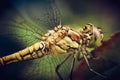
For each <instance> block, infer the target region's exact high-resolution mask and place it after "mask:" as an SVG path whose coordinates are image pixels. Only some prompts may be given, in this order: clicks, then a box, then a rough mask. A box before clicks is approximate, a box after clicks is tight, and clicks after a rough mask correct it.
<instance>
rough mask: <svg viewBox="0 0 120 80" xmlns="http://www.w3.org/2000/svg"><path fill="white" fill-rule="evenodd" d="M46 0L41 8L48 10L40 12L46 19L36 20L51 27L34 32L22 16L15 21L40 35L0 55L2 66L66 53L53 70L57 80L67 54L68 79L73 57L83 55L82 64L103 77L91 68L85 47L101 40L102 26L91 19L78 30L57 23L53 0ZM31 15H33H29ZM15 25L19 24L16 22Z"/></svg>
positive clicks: (93, 46)
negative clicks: (69, 66) (29, 43)
mask: <svg viewBox="0 0 120 80" xmlns="http://www.w3.org/2000/svg"><path fill="white" fill-rule="evenodd" d="M48 3H49V4H50V5H47V7H48V9H47V8H45V11H47V10H48V12H45V13H44V11H43V13H42V14H44V16H46V17H47V19H46V20H47V21H46V20H45V17H43V18H44V20H45V21H43V18H40V19H38V20H39V21H41V22H44V24H43V23H42V24H43V25H45V26H46V25H47V26H52V28H53V27H54V29H52V30H49V31H48V32H47V33H46V34H43V33H44V31H43V30H42V29H40V28H39V29H40V32H38V31H37V30H35V29H34V28H33V27H29V26H27V25H26V24H27V22H25V21H24V20H23V23H21V22H19V24H22V26H27V28H22V29H25V30H29V31H31V32H33V33H36V34H38V35H39V36H40V37H38V36H35V39H36V38H37V39H38V40H39V41H37V42H35V43H34V44H32V45H31V46H29V47H26V48H25V49H23V50H19V51H18V52H15V53H12V54H10V55H6V56H3V57H1V58H0V65H1V66H4V65H6V64H11V63H14V62H21V61H25V60H31V59H38V58H43V57H45V56H47V55H51V54H53V55H54V54H68V55H67V56H66V57H65V58H63V59H62V61H61V62H60V63H59V64H58V65H57V66H56V68H55V72H56V74H57V76H58V77H59V79H60V80H63V77H62V76H61V73H60V72H59V69H60V67H61V66H62V65H63V64H64V63H65V62H66V61H67V60H68V59H69V58H70V57H71V56H72V58H73V59H72V63H71V70H70V74H69V75H70V80H72V72H73V70H74V64H75V60H76V59H77V60H78V61H80V60H81V59H82V58H84V59H85V61H86V64H87V66H88V68H89V70H90V71H92V72H93V73H95V74H97V75H99V76H101V77H105V76H103V75H102V74H100V73H98V72H96V71H95V70H94V69H92V68H91V66H90V64H89V60H88V58H89V57H90V54H89V52H88V50H87V48H89V47H92V48H95V47H97V46H98V45H100V44H101V43H102V40H103V33H102V30H101V29H100V28H97V27H96V26H94V25H93V24H91V23H88V24H86V25H85V26H84V27H83V28H80V29H79V31H77V30H74V29H72V28H70V27H69V26H64V25H61V21H60V16H58V15H59V11H58V10H57V8H56V6H55V4H53V3H54V2H53V1H50V2H49V1H48ZM30 4H31V3H30ZM53 5H54V6H53ZM15 6H16V5H15ZM46 9H47V10H46ZM42 10H43V9H42ZM46 13H47V14H46ZM23 14H24V11H23ZM24 15H25V14H24ZM37 15H38V14H37ZM48 15H49V16H48ZM29 16H30V15H29ZM42 16H43V15H42ZM37 17H38V16H37ZM31 18H32V19H33V17H31ZM41 19H42V20H41ZM47 22H48V23H47ZM16 23H18V22H16ZM16 23H13V22H11V24H13V25H15V26H16ZM24 23H26V24H24ZM40 24H41V23H40ZM48 24H49V25H48ZM50 24H51V25H50ZM34 26H36V25H34ZM19 28H21V27H20V26H19ZM48 29H49V28H48ZM33 35H34V34H33ZM51 64H52V63H51Z"/></svg>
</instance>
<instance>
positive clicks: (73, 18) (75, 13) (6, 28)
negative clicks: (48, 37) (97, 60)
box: [0, 0, 120, 80]
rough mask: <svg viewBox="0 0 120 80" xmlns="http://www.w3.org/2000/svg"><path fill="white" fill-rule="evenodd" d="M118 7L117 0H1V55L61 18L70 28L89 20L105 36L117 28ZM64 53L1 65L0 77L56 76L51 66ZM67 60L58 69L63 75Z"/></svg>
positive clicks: (30, 41) (51, 79)
mask: <svg viewBox="0 0 120 80" xmlns="http://www.w3.org/2000/svg"><path fill="white" fill-rule="evenodd" d="M119 8H120V1H119V0H55V1H54V0H0V45H1V46H0V56H4V55H7V54H11V53H13V52H16V51H18V50H21V49H23V48H25V47H26V46H29V45H31V44H33V43H34V42H36V41H39V40H38V39H36V38H35V37H34V36H37V37H41V36H40V35H38V34H37V33H36V32H39V31H40V33H41V34H45V33H46V32H47V31H48V30H50V29H53V28H54V26H56V25H58V24H60V22H61V24H62V25H68V26H70V27H71V28H73V29H79V28H80V27H83V26H84V25H85V24H87V23H92V24H94V25H95V26H97V27H100V28H101V29H102V30H103V33H104V40H107V39H108V38H109V37H110V36H111V35H112V34H113V33H115V32H117V31H119V30H120V27H119V26H120V22H119V21H120V15H119V14H120V9H119ZM32 30H34V31H32ZM64 56H66V55H60V57H58V55H55V56H47V57H45V58H43V59H36V60H33V61H25V62H22V63H15V64H10V65H8V66H5V67H1V68H0V79H1V80H10V79H11V80H16V79H17V80H18V79H20V80H21V79H22V80H24V79H25V80H26V79H29V80H37V79H41V80H48V79H49V80H57V79H59V78H58V77H56V74H55V71H54V69H55V66H56V65H57V64H58V63H60V61H61V60H62V59H63V57H64ZM48 58H49V59H48ZM51 58H52V59H51ZM49 61H50V62H49ZM70 61H71V59H70V60H69V62H68V63H66V64H65V65H64V66H63V70H61V72H63V73H64V74H63V76H64V77H65V78H66V77H68V74H69V71H68V67H70V64H69V63H70ZM53 62H54V63H53ZM51 63H53V65H50V64H51ZM41 66H42V67H41ZM66 66H67V67H66ZM51 76H52V77H51Z"/></svg>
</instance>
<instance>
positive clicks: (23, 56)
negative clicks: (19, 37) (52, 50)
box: [0, 41, 46, 65]
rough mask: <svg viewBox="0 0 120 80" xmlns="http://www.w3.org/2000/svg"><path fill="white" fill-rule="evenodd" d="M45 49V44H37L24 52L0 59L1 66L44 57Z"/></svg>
mask: <svg viewBox="0 0 120 80" xmlns="http://www.w3.org/2000/svg"><path fill="white" fill-rule="evenodd" d="M44 47H45V45H44V42H42V41H41V42H37V43H35V44H33V45H32V46H29V47H27V48H25V49H23V50H20V51H18V52H15V53H13V54H10V55H7V56H4V57H2V58H0V65H5V64H10V63H13V62H19V61H23V60H30V59H36V58H39V57H42V56H43V55H44V54H46V52H45V51H44Z"/></svg>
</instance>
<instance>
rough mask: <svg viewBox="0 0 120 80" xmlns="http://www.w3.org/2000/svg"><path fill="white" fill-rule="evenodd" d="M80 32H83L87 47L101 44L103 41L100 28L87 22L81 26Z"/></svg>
mask: <svg viewBox="0 0 120 80" xmlns="http://www.w3.org/2000/svg"><path fill="white" fill-rule="evenodd" d="M82 33H83V34H84V39H85V41H86V45H87V46H88V47H93V46H94V47H96V46H100V45H101V43H102V41H103V33H102V30H101V29H100V28H97V27H95V26H94V25H93V24H91V23H88V24H87V25H86V26H84V27H83V28H82Z"/></svg>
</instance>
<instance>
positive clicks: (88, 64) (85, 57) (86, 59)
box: [81, 49, 106, 78]
mask: <svg viewBox="0 0 120 80" xmlns="http://www.w3.org/2000/svg"><path fill="white" fill-rule="evenodd" d="M85 51H86V52H88V51H87V50H86V49H85ZM81 53H82V54H83V57H84V59H85V61H86V64H87V66H88V68H89V70H90V71H92V72H93V73H95V74H97V75H99V76H101V77H103V78H106V76H104V75H102V74H100V73H98V72H96V71H95V70H94V69H92V68H91V66H90V63H89V61H88V58H87V56H86V55H85V53H83V52H81Z"/></svg>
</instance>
